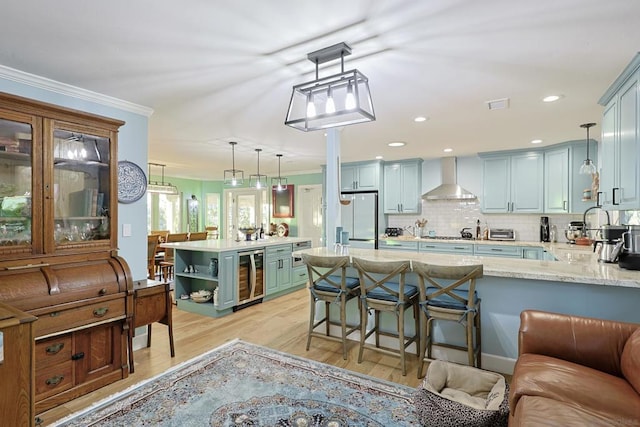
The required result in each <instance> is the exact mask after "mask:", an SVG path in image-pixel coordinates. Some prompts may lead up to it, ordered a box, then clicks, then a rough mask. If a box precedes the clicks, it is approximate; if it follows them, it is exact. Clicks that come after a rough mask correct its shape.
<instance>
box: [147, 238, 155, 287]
mask: <svg viewBox="0 0 640 427" xmlns="http://www.w3.org/2000/svg"><path fill="white" fill-rule="evenodd" d="M157 250H158V236H157V235H155V234H149V235H148V236H147V278H149V279H155V278H156V251H157Z"/></svg>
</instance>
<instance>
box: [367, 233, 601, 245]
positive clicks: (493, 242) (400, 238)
mask: <svg viewBox="0 0 640 427" xmlns="http://www.w3.org/2000/svg"><path fill="white" fill-rule="evenodd" d="M380 241H387V242H393V241H396V242H429V243H472V244H474V245H507V246H531V247H543V246H545V245H547V243H542V242H526V241H522V240H475V239H435V238H429V237H413V236H397V237H381V238H380ZM557 244H558V245H561V244H564V243H557ZM571 246H574V245H571ZM585 247H588V248H590V247H591V246H585Z"/></svg>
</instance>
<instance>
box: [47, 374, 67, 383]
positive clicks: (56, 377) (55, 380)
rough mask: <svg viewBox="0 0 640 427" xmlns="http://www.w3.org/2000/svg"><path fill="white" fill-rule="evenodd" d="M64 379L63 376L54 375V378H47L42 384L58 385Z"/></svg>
mask: <svg viewBox="0 0 640 427" xmlns="http://www.w3.org/2000/svg"><path fill="white" fill-rule="evenodd" d="M63 379H64V375H56V376H55V377H51V378H47V380H46V381H45V382H44V383H45V384H46V385H58V384H60V383H61V382H62V380H63Z"/></svg>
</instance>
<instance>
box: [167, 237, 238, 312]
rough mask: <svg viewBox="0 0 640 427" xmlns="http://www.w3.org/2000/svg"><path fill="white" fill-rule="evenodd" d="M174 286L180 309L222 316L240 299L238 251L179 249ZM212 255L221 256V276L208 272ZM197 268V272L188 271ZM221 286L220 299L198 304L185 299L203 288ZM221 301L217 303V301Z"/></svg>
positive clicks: (219, 263) (177, 251)
mask: <svg viewBox="0 0 640 427" xmlns="http://www.w3.org/2000/svg"><path fill="white" fill-rule="evenodd" d="M175 254H176V257H175V265H174V286H175V297H176V304H177V306H178V308H179V309H181V310H185V311H189V312H192V313H198V314H203V315H206V316H212V317H218V316H223V315H225V314H228V313H230V312H231V310H232V308H233V307H234V306H235V305H236V301H237V283H238V253H237V252H219V253H216V252H204V251H192V250H183V249H176V250H175ZM211 258H217V259H218V275H217V276H212V275H211V273H210V272H209V271H208V266H209V261H210V260H211ZM187 267H193V271H185V270H187ZM214 289H217V301H214V300H210V301H207V302H204V303H197V302H194V301H192V300H191V299H182V298H181V297H182V296H183V295H185V296H189V295H190V294H191V293H192V292H196V291H199V290H209V291H212V292H213V291H214ZM216 302H217V304H215V303H216Z"/></svg>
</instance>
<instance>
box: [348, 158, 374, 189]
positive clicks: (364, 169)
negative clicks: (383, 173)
mask: <svg viewBox="0 0 640 427" xmlns="http://www.w3.org/2000/svg"><path fill="white" fill-rule="evenodd" d="M379 188H380V163H379V162H366V163H344V164H342V165H341V167H340V190H342V191H375V190H378V189H379Z"/></svg>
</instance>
